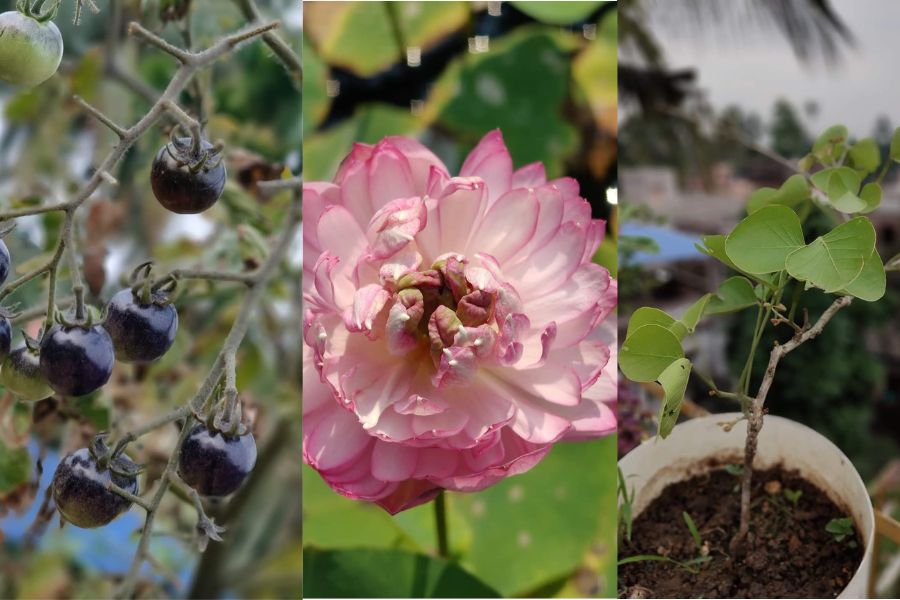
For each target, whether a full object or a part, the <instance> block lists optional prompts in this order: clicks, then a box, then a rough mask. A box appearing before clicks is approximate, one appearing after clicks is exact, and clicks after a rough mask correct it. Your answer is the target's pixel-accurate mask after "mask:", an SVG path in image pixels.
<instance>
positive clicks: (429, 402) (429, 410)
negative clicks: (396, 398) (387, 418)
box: [394, 394, 450, 417]
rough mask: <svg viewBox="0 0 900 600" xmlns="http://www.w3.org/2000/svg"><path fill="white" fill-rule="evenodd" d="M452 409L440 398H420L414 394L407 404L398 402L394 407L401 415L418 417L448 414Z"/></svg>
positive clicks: (407, 400)
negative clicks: (449, 409)
mask: <svg viewBox="0 0 900 600" xmlns="http://www.w3.org/2000/svg"><path fill="white" fill-rule="evenodd" d="M448 408H450V407H449V405H448V404H447V403H446V402H444V401H443V400H441V398H440V397H437V396H435V397H428V398H426V397H425V396H420V395H419V394H412V395H410V397H409V398H407V399H406V401H405V402H398V403H397V404H395V405H394V410H395V411H397V412H398V413H399V414H401V415H415V416H417V417H430V416H432V415H439V414H441V413H443V412H446V411H447V409H448Z"/></svg>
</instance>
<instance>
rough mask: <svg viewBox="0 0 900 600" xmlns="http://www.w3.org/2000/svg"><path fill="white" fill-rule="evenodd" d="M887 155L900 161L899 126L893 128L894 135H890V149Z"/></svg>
mask: <svg viewBox="0 0 900 600" xmlns="http://www.w3.org/2000/svg"><path fill="white" fill-rule="evenodd" d="M889 156H890V159H891V160H896V161H898V162H900V127H898V128H897V129H895V130H894V135H892V136H891V150H890V153H889Z"/></svg>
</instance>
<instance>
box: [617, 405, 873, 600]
mask: <svg viewBox="0 0 900 600" xmlns="http://www.w3.org/2000/svg"><path fill="white" fill-rule="evenodd" d="M738 417H740V414H739V413H728V414H717V415H710V416H708V417H701V418H697V419H691V420H689V421H686V422H684V423H681V424H679V425H678V426H676V427H675V429H674V430H673V431H672V434H671V435H670V436H669V437H667V438H666V439H664V440H663V439H656V438H654V439H650V440H647V441H646V442H644V443H643V444H641V445H640V446H638V447H637V448H635V449H634V450H632V451H631V452H629V453H628V454H626V455H625V457H624V458H622V460H620V461H619V467H620V468H621V469H622V474H623V475H624V476H625V484H626V487H627V488H628V490H629V494H630V493H631V490H632V489H633V490H634V504H633V506H632V511H633V512H632V514H633V516H634V517H636V516H637V515H639V514H640V513H641V511H642V510H644V509H645V508H646V507H647V505H649V504H650V502H652V501H653V500H654V499H655V498H656V497H657V496H659V495H660V493H661V492H662V491H663V489H664V488H665V487H666V486H668V485H669V484H671V483H675V482H677V481H682V480H684V479H688V478H689V477H693V476H694V475H699V474H701V473H703V472H704V471H707V470H709V469H710V467H711V462H712V461H710V459H711V458H712V459H714V460H715V461H716V462H717V463H722V462H742V461H743V454H744V437H745V435H746V433H747V422H746V421H741V422H740V423H738V424H737V425H735V426H734V428H733V429H732V430H731V431H730V432H725V431H724V430H723V429H722V428H721V427H720V426H719V425H718V423H721V422H726V421H733V420H735V419H737V418H738ZM779 464H781V465H782V466H784V467H785V468H787V469H796V470H797V471H798V472H799V473H800V474H801V475H802V476H803V477H804V478H805V479H807V480H809V481H810V482H812V483H814V484H815V485H816V486H818V487H819V488H820V489H822V490H823V491H825V492H826V493H827V494H828V497H829V498H830V499H831V500H832V501H833V502H834V503H835V504H837V505H838V506H839V507H842V509H844V510H846V511H847V513H848V514H849V516H851V517H853V522H854V525H855V528H856V530H857V531H858V532H859V533H860V535H861V536H862V539H863V544H864V547H865V553H864V554H863V559H862V562H861V563H860V565H859V568H858V569H857V570H856V573H854V574H853V578H852V579H851V580H850V582H849V583H848V584H847V587H846V588H844V591H843V592H841V594H840V595H839V596H838V598H868V596H867V593H868V587H869V577H870V572H871V563H872V551H873V550H872V547H873V542H874V536H875V513H874V511H873V509H872V501H871V499H870V498H869V494H868V492H867V490H866V486H865V484H864V483H863V480H862V478H861V477H860V476H859V473H857V472H856V469H855V468H854V467H853V463H851V462H850V459H848V458H847V457H846V456H844V453H843V452H841V451H840V450H839V449H838V447H837V446H835V445H834V444H833V443H831V442H830V441H829V440H828V439H827V438H825V437H824V436H822V435H820V434H819V433H817V432H815V431H813V430H812V429H810V428H809V427H806V426H805V425H801V424H800V423H797V422H795V421H790V420H788V419H784V418H781V417H775V416H767V417H766V418H765V421H764V423H763V428H762V431H761V432H760V435H759V448H758V450H757V454H756V462H755V464H754V466H755V467H756V468H757V469H766V468H770V467H774V466H777V465H779ZM620 501H621V499H620Z"/></svg>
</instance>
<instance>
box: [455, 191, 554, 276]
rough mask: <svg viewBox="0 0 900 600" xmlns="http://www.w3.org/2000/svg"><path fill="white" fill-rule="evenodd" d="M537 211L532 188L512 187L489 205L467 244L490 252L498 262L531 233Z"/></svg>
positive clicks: (508, 256)
mask: <svg viewBox="0 0 900 600" xmlns="http://www.w3.org/2000/svg"><path fill="white" fill-rule="evenodd" d="M539 213H540V204H539V203H538V199H537V195H536V194H535V192H534V191H533V190H526V189H521V190H512V191H511V192H509V193H507V194H504V195H503V196H501V197H500V199H498V200H497V202H495V203H494V205H493V206H491V208H490V209H489V210H488V212H487V214H486V215H485V217H484V219H483V220H482V221H481V223H480V224H479V226H478V229H477V231H476V232H475V235H474V237H473V238H472V239H471V240H470V242H469V245H470V246H477V250H478V252H486V253H488V254H490V255H492V256H493V257H494V258H496V259H497V261H498V262H499V263H500V264H501V265H502V264H504V263H506V261H508V260H509V259H510V258H512V257H513V256H515V254H516V252H518V251H519V250H520V249H521V248H522V247H523V246H524V245H525V244H526V243H527V242H528V240H530V239H531V237H532V236H533V235H534V232H535V230H536V228H537V223H538V214H539Z"/></svg>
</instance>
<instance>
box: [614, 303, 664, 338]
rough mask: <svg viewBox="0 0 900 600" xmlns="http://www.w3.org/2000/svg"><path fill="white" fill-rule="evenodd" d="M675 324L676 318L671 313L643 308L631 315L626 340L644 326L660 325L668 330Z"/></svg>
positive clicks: (647, 307)
mask: <svg viewBox="0 0 900 600" xmlns="http://www.w3.org/2000/svg"><path fill="white" fill-rule="evenodd" d="M674 322H675V317H673V316H671V315H669V313H667V312H665V311H662V310H660V309H658V308H653V307H652V306H642V307H640V308H639V309H637V310H636V311H634V312H633V313H632V314H631V318H630V319H629V320H628V332H627V333H626V334H625V339H628V338H629V337H631V334H632V333H634V332H635V331H636V330H637V329H639V328H640V327H643V326H644V325H660V326H662V327H665V328H667V329H668V328H669V326H671V325H672V323H674Z"/></svg>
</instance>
